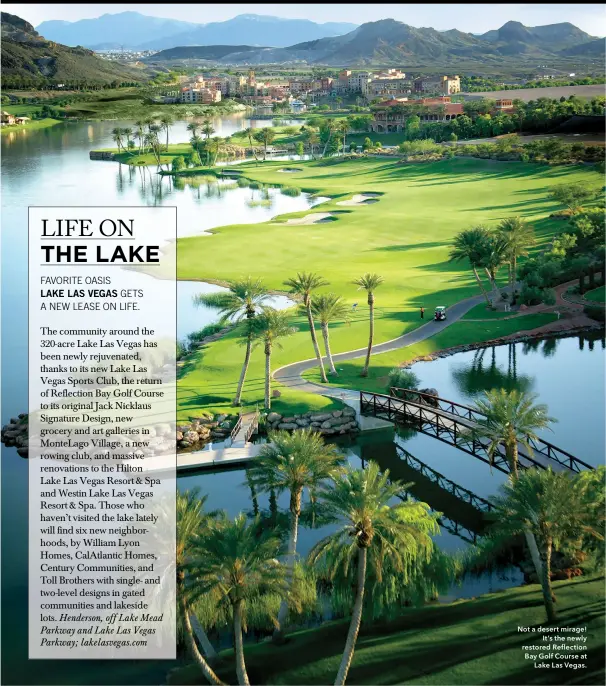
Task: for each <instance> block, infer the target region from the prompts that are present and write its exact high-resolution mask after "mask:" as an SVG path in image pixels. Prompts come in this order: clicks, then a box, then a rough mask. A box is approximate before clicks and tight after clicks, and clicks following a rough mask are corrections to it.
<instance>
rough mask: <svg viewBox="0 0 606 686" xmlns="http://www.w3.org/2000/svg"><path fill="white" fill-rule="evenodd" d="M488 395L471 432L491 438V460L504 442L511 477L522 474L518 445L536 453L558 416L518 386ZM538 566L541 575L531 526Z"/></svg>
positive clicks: (532, 552) (478, 405)
mask: <svg viewBox="0 0 606 686" xmlns="http://www.w3.org/2000/svg"><path fill="white" fill-rule="evenodd" d="M485 396H486V398H485V399H480V400H477V401H476V402H475V409H476V410H477V411H478V412H479V413H480V414H482V415H484V416H483V417H482V418H480V419H476V421H475V426H474V428H473V429H472V430H471V435H472V436H473V437H474V438H476V439H488V441H489V444H488V457H489V459H490V461H491V463H492V462H493V460H494V457H495V455H496V454H497V452H498V450H499V448H500V447H501V446H503V448H504V450H505V459H506V460H507V464H508V465H509V470H510V479H511V480H512V481H517V479H518V478H519V473H520V471H519V462H518V446H520V445H522V446H523V447H524V448H525V449H526V450H527V452H528V454H529V455H530V456H532V453H533V450H532V446H531V443H530V442H531V441H534V440H537V438H538V436H537V431H540V430H541V429H547V428H549V425H550V424H552V423H553V422H557V419H554V418H553V417H550V416H549V415H548V414H547V412H548V408H547V405H544V404H535V400H536V398H537V396H536V395H534V394H531V393H521V392H520V391H517V390H512V391H506V390H505V389H503V388H501V389H495V390H492V391H485ZM524 536H525V538H526V543H527V545H528V549H529V551H530V556H531V558H532V561H533V564H534V567H535V569H536V572H537V575H538V577H539V579H540V578H541V559H540V557H539V552H538V548H537V542H536V540H535V537H534V535H533V533H532V531H531V530H530V529H526V530H525V532H524Z"/></svg>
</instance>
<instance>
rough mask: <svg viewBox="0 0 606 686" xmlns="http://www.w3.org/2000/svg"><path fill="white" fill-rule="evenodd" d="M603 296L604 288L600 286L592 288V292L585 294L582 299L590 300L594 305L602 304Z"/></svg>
mask: <svg viewBox="0 0 606 686" xmlns="http://www.w3.org/2000/svg"><path fill="white" fill-rule="evenodd" d="M605 295H606V293H605V287H604V286H600V287H599V288H594V289H593V290H592V291H588V292H587V293H585V295H584V296H583V297H584V298H585V300H592V301H593V302H596V303H603V302H604V297H605Z"/></svg>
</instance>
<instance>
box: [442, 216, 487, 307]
mask: <svg viewBox="0 0 606 686" xmlns="http://www.w3.org/2000/svg"><path fill="white" fill-rule="evenodd" d="M487 240H488V231H487V230H486V229H485V228H484V227H483V226H475V227H474V228H472V229H465V230H464V231H461V232H460V233H458V234H457V235H456V236H455V239H454V241H453V245H452V248H451V249H450V253H449V258H448V259H449V261H450V262H461V261H462V260H469V263H470V265H471V268H472V270H473V274H474V276H475V277H476V281H477V283H478V286H479V287H480V291H482V295H483V296H484V298H485V299H486V303H487V304H488V305H490V300H489V299H488V293H486V289H485V288H484V285H483V284H482V280H481V279H480V275H479V274H478V268H480V267H482V260H483V259H484V258H485V256H486V249H487Z"/></svg>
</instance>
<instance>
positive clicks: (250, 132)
mask: <svg viewBox="0 0 606 686" xmlns="http://www.w3.org/2000/svg"><path fill="white" fill-rule="evenodd" d="M254 132H255V130H254V129H253V128H252V127H250V126H249V127H248V128H247V129H244V133H245V134H246V136H247V138H248V144H249V146H250V152H251V155H252V156H253V157H254V158H255V162H258V160H257V153H256V151H255V146H254V145H253V134H254Z"/></svg>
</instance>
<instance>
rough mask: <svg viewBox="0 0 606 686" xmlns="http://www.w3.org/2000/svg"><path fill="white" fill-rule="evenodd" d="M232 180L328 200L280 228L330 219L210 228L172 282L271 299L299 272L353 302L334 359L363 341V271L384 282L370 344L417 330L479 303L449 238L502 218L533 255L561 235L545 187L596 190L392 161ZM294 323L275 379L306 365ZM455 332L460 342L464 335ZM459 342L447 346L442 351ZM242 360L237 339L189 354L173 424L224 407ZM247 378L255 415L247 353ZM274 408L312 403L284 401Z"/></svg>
mask: <svg viewBox="0 0 606 686" xmlns="http://www.w3.org/2000/svg"><path fill="white" fill-rule="evenodd" d="M285 166H291V167H292V166H296V167H297V168H300V169H301V171H300V172H297V173H291V174H284V173H280V171H279V170H280V169H282V168H283V167H285ZM238 169H239V170H241V171H242V173H243V175H245V176H246V177H248V178H250V179H251V180H256V181H260V182H262V183H269V184H276V185H277V184H286V185H296V186H298V187H300V188H302V189H303V190H306V191H311V192H314V193H317V194H319V195H321V196H326V197H328V196H330V199H329V201H328V202H326V203H324V204H321V205H319V206H317V207H315V208H314V209H313V210H309V211H305V212H299V213H294V214H291V215H288V218H290V217H300V216H304V215H306V214H308V213H310V212H331V213H333V214H334V216H335V217H336V220H335V221H333V222H330V223H325V224H310V225H286V224H285V223H284V220H285V219H286V218H287V217H285V216H283V217H279V218H276V219H274V220H273V221H271V222H267V223H264V224H257V225H255V226H254V227H251V226H250V225H235V226H226V227H220V228H218V229H215V230H214V231H213V235H212V237H208V236H206V237H192V238H184V239H181V240H179V241H178V270H179V273H178V276H179V278H180V279H186V280H187V279H192V280H211V281H212V280H215V281H229V280H233V279H238V278H242V277H246V276H247V275H251V276H259V277H262V278H263V280H264V281H265V283H266V284H267V286H268V287H269V288H271V289H275V290H281V289H284V285H283V283H284V281H285V279H287V278H289V277H291V276H294V275H295V274H296V272H297V271H314V272H317V273H319V274H321V275H323V276H324V277H325V278H326V279H327V280H328V281H329V282H330V285H329V286H328V287H326V288H325V289H323V290H324V291H329V290H331V291H334V292H336V293H339V294H341V295H343V296H344V297H345V298H346V299H347V301H348V302H350V303H352V304H353V303H356V302H357V303H358V308H357V311H356V312H355V316H354V317H353V318H352V321H351V322H350V323H344V322H343V323H337V324H336V325H333V326H332V327H331V343H332V348H333V352H342V351H346V350H353V349H356V348H360V347H363V346H364V345H365V344H366V342H367V336H368V322H367V319H368V306H367V304H366V294H365V293H364V292H362V291H359V290H358V289H357V287H356V286H355V285H354V284H353V283H352V280H353V279H354V278H356V277H358V276H360V275H361V274H363V273H365V272H369V271H371V272H377V273H379V274H381V275H382V276H383V278H384V279H385V283H384V284H383V285H382V286H381V287H380V288H379V289H378V290H377V292H376V329H375V342H376V343H380V342H382V341H387V340H390V339H392V338H396V337H397V336H400V335H401V334H403V333H405V332H406V331H410V330H412V329H414V328H415V327H417V326H418V325H419V324H420V323H421V321H420V319H419V316H418V310H419V307H421V306H423V307H425V308H426V310H427V311H428V312H431V311H432V310H433V308H434V307H435V306H436V305H446V306H450V305H452V304H453V303H455V302H458V301H459V300H462V299H463V298H466V297H469V296H471V295H475V294H476V293H477V292H478V288H477V285H476V284H475V281H474V278H473V274H472V272H471V271H470V270H469V269H468V266H467V265H466V264H453V263H451V262H449V261H448V250H449V244H450V242H451V241H452V238H453V237H454V235H455V234H456V233H457V232H458V231H460V230H461V229H464V228H468V227H470V226H474V225H476V224H480V223H482V224H486V225H488V226H494V225H496V223H497V222H498V221H500V220H501V219H503V218H505V217H508V216H522V217H523V218H524V219H526V220H527V221H529V222H531V223H532V224H533V225H534V227H535V231H536V235H537V247H536V248H535V250H540V249H541V247H542V246H544V245H545V244H546V242H547V241H549V240H550V239H551V237H552V236H553V235H554V234H555V233H558V232H561V231H563V230H565V225H564V224H562V222H558V221H555V220H553V219H549V214H550V213H551V212H553V211H554V209H557V205H556V204H555V203H554V202H553V201H551V200H550V198H549V191H550V188H551V187H552V186H554V185H555V184H557V183H562V182H564V181H566V182H568V183H572V182H577V181H580V182H583V183H585V184H589V185H592V186H595V187H596V189H597V188H598V187H599V184H600V179H599V177H598V176H597V175H596V174H595V172H593V171H591V170H587V169H583V168H564V167H553V168H549V167H542V166H539V165H529V164H523V163H519V162H513V163H494V162H492V161H483V160H475V159H454V160H449V161H443V162H436V163H429V164H422V165H421V164H419V165H400V164H397V162H392V161H390V160H379V159H370V158H359V159H356V160H350V161H340V160H329V161H328V162H327V161H316V162H297V163H296V164H295V163H285V162H266V163H263V164H259V165H255V164H254V163H252V164H249V163H247V164H244V165H239V166H238ZM364 192H371V193H378V194H380V196H379V197H378V202H376V203H374V204H371V205H358V206H343V205H338V204H337V203H338V202H339V201H340V200H347V199H349V198H351V197H352V195H354V194H356V193H364ZM486 285H487V286H488V284H486ZM293 323H294V324H295V325H296V326H298V327H299V331H298V333H297V334H295V335H294V336H292V337H291V338H290V339H288V340H286V341H284V349H283V350H276V351H275V354H274V360H273V365H272V366H273V369H276V368H277V367H279V366H282V365H284V364H288V363H290V362H295V361H297V360H302V359H308V358H310V357H312V356H313V350H312V347H311V343H310V340H309V334H308V331H307V328H306V324H305V322H304V321H303V320H302V319H301V318H298V319H297V320H296V321H295V320H293ZM543 323H544V322H543ZM503 324H505V322H503ZM469 325H471V326H472V329H471V333H470V334H469V335H471V336H472V338H471V340H472V341H473V340H478V338H477V337H479V340H483V339H486V338H490V337H493V336H492V335H484V334H483V332H482V330H481V329H482V327H485V326H486V324H485V323H480V328H479V329H478V328H476V325H475V323H469ZM506 325H507V332H508V333H512V332H513V331H517V330H520V328H522V327H523V324H522V322H521V321H520V320H509V321H508V322H507V323H506ZM538 325H539V324H535V326H538ZM457 326H458V325H457ZM527 328H534V327H527ZM449 331H450V329H449ZM454 331H457V332H458V334H457V335H461V336H464V335H466V332H465V330H464V329H460V328H459V329H454ZM445 335H448V334H446V333H445ZM450 336H453V334H452V333H451V334H450ZM473 336H475V337H476V338H473ZM457 342H458V341H456V340H453V342H452V343H451V345H455V344H456V343H457ZM442 347H444V346H442ZM434 349H435V348H434ZM242 357H243V350H242V349H241V347H240V346H239V345H238V341H237V339H236V333H232V334H231V335H230V336H229V337H228V338H227V339H225V340H221V341H218V342H216V343H214V344H211V345H209V346H207V348H206V349H205V350H204V351H202V352H201V353H198V356H197V358H196V360H194V364H193V365H192V366H191V371H190V372H188V373H186V374H184V377H183V380H182V382H181V389H182V390H181V392H180V401H179V413H180V415H181V416H182V417H185V416H191V415H192V414H195V413H196V412H197V411H199V410H200V409H202V408H203V407H205V406H206V404H209V405H211V406H213V407H217V406H221V405H222V404H224V403H228V402H229V396H230V395H233V392H234V389H235V385H236V383H237V379H238V374H239V370H240V365H241V360H242ZM404 358H405V355H404V353H402V354H401V355H400V356H399V358H398V359H394V363H392V361H391V360H390V363H389V364H390V365H391V366H394V365H395V364H397V362H398V361H401V360H403V359H404ZM352 364H353V363H352ZM249 375H250V376H249V378H250V380H251V383H249V384H247V388H246V389H245V393H244V399H245V402H246V403H247V404H251V405H255V404H256V403H259V402H262V388H261V379H262V377H263V353H262V351H261V350H257V351H255V353H254V354H253V359H252V361H251V366H250V371H249ZM281 400H282V402H283V403H285V402H294V401H295V400H296V402H297V403H305V402H307V401H310V402H311V403H314V404H317V403H318V402H322V399H319V398H314V399H311V400H310V399H309V398H308V397H307V396H304V395H302V394H296V393H295V392H294V391H289V392H288V394H285V396H284V398H282V399H281Z"/></svg>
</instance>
